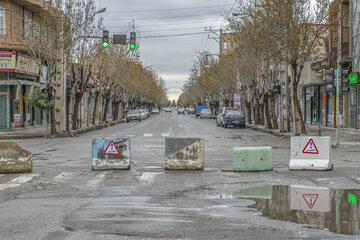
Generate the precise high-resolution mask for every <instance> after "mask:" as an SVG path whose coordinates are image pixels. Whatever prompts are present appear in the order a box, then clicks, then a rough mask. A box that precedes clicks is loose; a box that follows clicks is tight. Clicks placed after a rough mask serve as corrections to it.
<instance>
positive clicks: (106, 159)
mask: <svg viewBox="0 0 360 240" xmlns="http://www.w3.org/2000/svg"><path fill="white" fill-rule="evenodd" d="M120 169H130V140H129V139H128V138H105V139H93V142H92V170H120Z"/></svg>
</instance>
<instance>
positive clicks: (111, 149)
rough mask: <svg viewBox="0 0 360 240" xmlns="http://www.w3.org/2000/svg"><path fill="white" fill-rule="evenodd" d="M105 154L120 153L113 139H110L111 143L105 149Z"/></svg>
mask: <svg viewBox="0 0 360 240" xmlns="http://www.w3.org/2000/svg"><path fill="white" fill-rule="evenodd" d="M104 154H105V155H120V153H119V150H118V149H117V147H116V145H115V143H114V141H113V140H111V141H110V143H109V145H108V146H107V148H106V149H105V151H104Z"/></svg>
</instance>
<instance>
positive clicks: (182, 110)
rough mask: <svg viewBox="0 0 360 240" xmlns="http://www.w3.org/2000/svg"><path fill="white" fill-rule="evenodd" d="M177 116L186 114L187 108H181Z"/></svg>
mask: <svg viewBox="0 0 360 240" xmlns="http://www.w3.org/2000/svg"><path fill="white" fill-rule="evenodd" d="M177 114H185V108H179V109H178V110H177Z"/></svg>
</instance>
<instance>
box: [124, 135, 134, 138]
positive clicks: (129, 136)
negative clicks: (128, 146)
mask: <svg viewBox="0 0 360 240" xmlns="http://www.w3.org/2000/svg"><path fill="white" fill-rule="evenodd" d="M125 137H128V138H131V137H135V135H125Z"/></svg>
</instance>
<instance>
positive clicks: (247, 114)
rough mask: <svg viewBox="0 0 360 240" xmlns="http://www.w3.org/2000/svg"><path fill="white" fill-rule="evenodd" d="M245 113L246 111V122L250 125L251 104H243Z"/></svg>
mask: <svg viewBox="0 0 360 240" xmlns="http://www.w3.org/2000/svg"><path fill="white" fill-rule="evenodd" d="M245 111H246V113H245V114H246V121H247V123H250V124H252V120H251V102H245Z"/></svg>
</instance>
